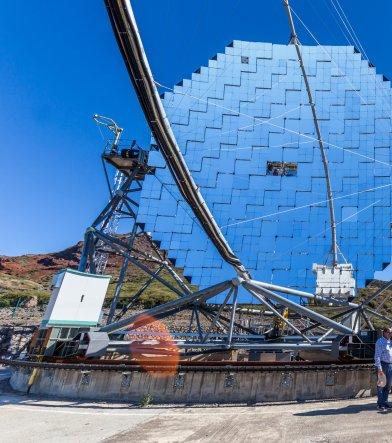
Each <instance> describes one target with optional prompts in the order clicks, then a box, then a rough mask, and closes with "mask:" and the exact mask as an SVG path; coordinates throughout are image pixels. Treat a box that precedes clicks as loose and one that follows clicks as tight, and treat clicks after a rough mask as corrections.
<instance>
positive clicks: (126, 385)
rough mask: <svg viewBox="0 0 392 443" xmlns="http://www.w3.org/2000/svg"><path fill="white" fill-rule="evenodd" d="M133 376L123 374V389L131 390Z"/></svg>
mask: <svg viewBox="0 0 392 443" xmlns="http://www.w3.org/2000/svg"><path fill="white" fill-rule="evenodd" d="M131 380H132V374H131V373H130V372H123V373H122V377H121V387H122V388H129V386H130V385H131Z"/></svg>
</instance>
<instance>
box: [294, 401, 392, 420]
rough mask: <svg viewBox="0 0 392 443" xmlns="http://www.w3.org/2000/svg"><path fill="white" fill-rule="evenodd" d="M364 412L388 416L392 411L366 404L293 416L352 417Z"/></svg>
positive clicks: (299, 413) (300, 413)
mask: <svg viewBox="0 0 392 443" xmlns="http://www.w3.org/2000/svg"><path fill="white" fill-rule="evenodd" d="M364 411H374V412H378V413H380V414H388V413H389V412H390V411H391V412H392V410H388V411H377V409H376V404H375V403H366V404H364V405H363V404H362V405H349V406H345V407H344V408H334V409H316V410H313V411H306V412H298V413H296V414H293V415H295V416H297V417H317V416H320V415H350V414H359V413H360V412H364Z"/></svg>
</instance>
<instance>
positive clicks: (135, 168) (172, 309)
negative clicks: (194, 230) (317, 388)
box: [79, 0, 392, 353]
mask: <svg viewBox="0 0 392 443" xmlns="http://www.w3.org/2000/svg"><path fill="white" fill-rule="evenodd" d="M105 3H106V6H107V10H108V14H109V17H110V20H111V23H112V27H113V30H114V33H115V36H116V38H117V41H118V44H119V47H120V50H121V52H122V55H123V58H124V61H125V64H126V67H127V69H128V72H129V75H130V78H131V80H132V83H133V86H134V88H135V91H136V94H137V96H138V99H139V102H140V105H141V107H142V110H143V112H144V114H145V116H146V120H147V122H148V124H149V126H150V129H151V131H152V134H153V136H154V139H155V140H156V142H157V144H158V146H159V149H160V150H161V152H162V154H163V156H164V158H165V160H166V162H167V165H168V167H169V169H170V171H171V173H172V175H173V177H174V180H175V182H176V184H177V185H178V189H179V191H180V193H181V195H182V196H183V198H184V200H185V201H186V202H187V203H188V204H189V206H190V208H191V209H192V211H193V213H194V215H195V216H196V217H197V219H198V220H199V222H200V223H201V225H202V226H203V228H204V230H205V232H206V234H207V235H208V237H209V238H210V239H211V240H212V242H213V244H214V245H215V247H216V248H217V250H218V251H219V253H220V255H221V256H222V258H223V259H224V260H225V261H226V262H227V263H229V264H231V265H232V267H233V269H234V270H235V272H236V274H237V275H236V276H235V277H234V278H233V279H232V280H228V281H223V282H221V283H218V284H215V285H213V286H210V287H208V288H205V289H201V290H199V291H193V290H192V289H191V288H190V287H189V285H188V284H187V283H186V282H185V281H184V280H183V279H182V278H181V276H180V275H179V273H178V272H177V271H176V270H175V268H174V266H173V264H172V263H170V261H169V260H168V259H167V258H166V257H165V256H164V255H163V254H162V253H161V252H160V251H159V249H158V248H157V246H156V245H155V244H154V243H153V242H152V240H151V239H150V237H148V235H147V234H146V233H145V232H143V226H141V225H140V224H138V223H137V222H136V214H137V208H138V204H137V201H136V200H135V199H133V198H132V193H133V192H138V190H140V189H141V186H142V181H143V177H144V176H145V174H152V173H153V172H154V171H153V170H152V169H151V168H150V167H149V166H148V163H147V153H146V152H145V151H143V150H140V149H138V150H137V152H136V151H135V153H134V155H133V157H132V158H126V156H124V155H122V153H119V151H118V146H117V142H118V138H115V142H114V143H113V144H112V146H111V149H110V151H105V152H104V154H103V156H102V159H103V164H104V166H105V175H106V178H107V181H108V184H109V179H108V174H107V169H106V167H107V165H108V164H110V165H112V166H114V167H115V168H116V170H117V175H116V177H117V182H116V183H117V186H116V187H115V188H114V189H113V188H111V187H110V184H109V189H110V201H109V202H108V204H107V205H106V206H105V208H104V209H103V210H102V211H101V212H100V214H99V215H98V216H97V218H96V219H95V220H94V222H93V223H92V224H91V226H90V227H89V228H88V229H87V231H86V234H85V243H84V249H83V253H82V257H81V260H80V266H79V270H80V271H86V270H89V272H91V273H96V272H103V268H104V266H102V265H100V266H99V263H97V262H99V260H98V259H97V257H100V254H102V251H103V253H105V254H107V253H109V252H112V253H115V254H117V255H119V256H121V257H122V266H121V269H120V273H119V277H118V281H117V284H116V288H115V292H114V297H113V301H112V303H111V307H110V311H109V315H108V317H107V322H106V325H105V326H102V327H101V328H100V329H99V332H100V333H101V334H107V335H108V336H109V338H110V341H109V344H108V345H107V347H106V350H110V351H115V352H119V353H126V352H129V344H130V341H129V340H128V338H127V336H128V337H129V334H130V332H131V331H137V329H138V328H140V327H141V326H146V325H148V324H151V323H153V322H154V321H156V320H160V319H163V318H166V317H168V316H171V315H174V314H177V313H179V312H181V311H184V310H188V311H190V312H191V315H190V323H189V328H188V331H187V332H181V333H176V334H174V338H175V340H176V343H177V345H178V347H179V348H181V349H184V350H196V351H199V352H202V351H208V350H227V349H248V350H251V349H255V350H273V351H282V350H291V351H295V350H309V349H310V350H329V351H331V350H332V349H335V350H336V348H338V347H339V343H340V341H341V339H342V337H344V336H350V337H351V338H352V337H354V336H355V337H357V338H358V339H359V341H361V333H362V331H363V330H371V331H373V330H374V326H373V323H372V318H373V317H376V318H378V319H380V320H383V321H385V322H386V323H388V324H392V320H391V319H390V318H388V317H386V316H384V315H382V314H380V313H379V312H378V311H377V310H375V309H372V308H370V306H369V304H370V303H371V302H373V301H374V300H375V299H376V298H377V297H379V296H380V295H381V294H382V292H384V291H385V290H386V289H388V288H389V287H390V286H391V285H392V282H388V283H387V284H386V285H384V286H383V287H382V288H381V289H380V290H379V291H377V292H376V293H375V294H373V295H372V296H370V297H369V298H367V299H366V300H364V301H363V302H361V303H353V302H352V301H349V300H347V299H340V298H334V297H333V296H328V297H326V296H318V295H314V294H311V293H308V292H303V291H297V290H293V289H291V288H288V287H283V286H278V285H273V284H269V283H265V282H261V281H256V280H254V279H252V277H251V276H250V275H249V273H248V271H247V270H246V268H245V267H244V266H243V264H242V263H241V261H240V260H239V258H238V257H236V255H235V254H234V252H233V251H232V250H231V248H230V246H229V245H228V243H227V242H226V240H225V238H224V236H223V234H222V233H221V231H220V229H219V227H218V225H217V224H216V222H215V220H214V218H213V216H212V214H211V213H210V211H209V210H208V207H207V205H206V203H205V201H204V199H203V197H202V195H201V194H200V191H199V190H198V188H197V187H196V185H195V183H194V181H193V179H192V176H191V174H190V172H189V170H188V168H187V165H186V163H185V160H184V158H183V156H182V154H181V151H180V148H179V147H178V145H177V142H176V140H175V137H174V134H173V132H172V131H171V128H170V125H169V123H168V120H167V117H166V115H165V111H164V109H163V107H162V104H161V102H160V98H159V94H158V91H157V88H156V84H155V82H154V80H153V77H152V73H151V70H150V67H149V64H148V61H147V57H146V55H145V52H144V48H143V45H142V42H141V39H140V35H139V32H138V28H137V25H136V21H135V17H134V15H133V11H132V7H131V4H130V2H129V0H105ZM285 5H286V8H287V11H288V14H289V23H290V27H291V33H292V39H291V40H292V43H293V44H295V45H296V49H297V51H298V52H299V49H298V44H299V43H298V38H297V36H296V33H295V29H294V25H293V22H292V17H291V14H290V9H289V5H288V1H287V0H286V1H285ZM299 54H300V52H299ZM300 63H301V68H302V61H301V58H300ZM304 77H306V74H304ZM309 92H310V90H309ZM309 100H310V103H311V105H312V110H313V109H314V105H313V104H312V97H311V94H309ZM313 115H314V120H315V124H316V127H318V125H317V117H316V114H315V112H314V114H313ZM114 128H118V127H117V125H116V126H115V127H114ZM113 132H115V131H113ZM115 133H116V132H115ZM319 141H320V149H321V151H322V152H323V146H322V140H321V135H320V137H319ZM326 164H327V163H326V161H325V165H326ZM327 172H328V168H327V167H326V174H327ZM328 177H329V176H328V174H327V179H328V180H329V178H328ZM328 180H327V182H328ZM328 198H329V203H330V208H329V209H330V211H331V226H332V228H333V232H335V231H334V229H335V220H334V214H333V206H332V194H331V192H330V186H329V190H328ZM120 218H127V219H129V220H130V226H131V229H130V231H129V233H128V234H127V235H122V236H119V235H117V234H116V232H115V230H113V229H112V230H111V229H109V228H108V227H110V226H113V224H114V225H115V224H116V223H117V221H118V220H119V219H120ZM113 220H114V221H113ZM141 235H144V236H146V238H148V239H149V242H150V244H151V246H152V248H153V249H154V254H148V253H146V252H144V251H140V250H137V248H136V247H135V239H136V238H137V237H138V236H141ZM332 255H333V263H334V264H336V260H337V245H336V234H335V237H334V238H333V245H332ZM101 262H102V260H101ZM130 264H132V265H135V266H137V267H138V268H139V269H141V270H142V271H144V272H145V273H146V275H147V279H146V282H145V283H144V284H143V285H142V286H141V287H140V289H139V290H138V291H137V292H136V293H135V294H132V295H131V296H129V297H128V299H127V303H126V305H125V306H124V307H123V308H122V309H121V311H120V312H118V309H117V307H118V302H119V297H120V294H121V290H122V287H123V284H124V279H125V276H126V272H127V267H128V266H129V265H130ZM151 264H153V265H154V269H152V267H151V266H149V265H151ZM163 271H166V274H167V275H169V276H170V281H169V280H168V279H167V278H164V277H163V276H162V272H163ZM154 281H157V282H159V283H161V284H162V285H164V286H165V287H166V288H168V289H170V290H171V291H172V292H173V293H174V294H176V295H177V296H178V298H177V299H176V300H172V301H170V302H167V303H164V304H162V305H159V306H156V307H154V308H152V309H149V310H146V311H143V312H141V313H137V314H133V315H131V316H126V313H127V311H128V310H129V308H131V307H132V306H134V305H135V303H137V301H138V299H139V297H140V296H141V294H142V293H143V292H144V291H145V290H146V289H147V288H148V287H149V286H150V285H151V283H152V282H154ZM239 288H242V290H244V291H247V292H248V293H249V294H251V296H252V297H253V299H254V301H255V302H256V303H257V304H259V305H261V306H262V309H261V310H260V309H247V308H244V307H242V306H241V305H239V303H238V294H239ZM217 295H223V302H222V303H221V304H219V305H213V304H210V303H209V301H210V300H211V299H212V298H213V297H216V296H217ZM287 295H289V296H291V298H287V297H286V296H287ZM293 296H294V297H300V298H302V299H306V300H307V301H308V304H307V305H305V306H304V305H301V304H299V303H297V302H295V301H293ZM319 305H325V306H329V307H334V308H336V314H335V315H333V316H332V317H331V318H330V317H328V316H325V315H322V314H321V313H320V312H318V310H317V309H315V306H319ZM244 311H246V312H247V313H248V314H250V315H253V314H255V315H259V316H262V317H263V319H265V325H266V327H265V328H264V329H263V330H262V331H260V330H255V329H254V328H252V327H251V326H249V325H248V326H247V325H244V324H243V323H242V322H241V321H240V320H239V315H240V314H241V313H242V312H244ZM287 313H288V314H287ZM201 317H203V324H204V325H205V324H206V321H207V325H208V326H207V327H206V326H204V327H203V325H202V321H201ZM271 319H272V320H273V321H276V320H277V319H278V321H279V322H281V324H282V325H285V327H284V328H282V329H285V330H286V333H285V334H282V335H280V336H279V334H274V333H273V325H272V324H271V323H273V321H272V322H271ZM158 339H159V337H158Z"/></svg>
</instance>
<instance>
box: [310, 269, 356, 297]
mask: <svg viewBox="0 0 392 443" xmlns="http://www.w3.org/2000/svg"><path fill="white" fill-rule="evenodd" d="M312 269H313V272H314V273H315V274H316V295H322V296H324V297H328V296H332V297H336V298H350V297H354V296H355V286H356V285H355V279H354V277H353V265H352V264H351V263H344V264H338V265H335V266H334V267H332V266H326V265H318V264H316V263H313V268H312Z"/></svg>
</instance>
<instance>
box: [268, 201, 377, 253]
mask: <svg viewBox="0 0 392 443" xmlns="http://www.w3.org/2000/svg"><path fill="white" fill-rule="evenodd" d="M380 201H381V199H380V200H377V201H376V202H373V203H371V204H370V205H368V206H366V207H365V208H362V209H360V210H358V211H357V212H355V213H354V214H351V215H350V216H348V217H346V218H344V219H343V220H341V221H340V222H338V223H336V226H339V225H341V224H342V223H344V222H346V221H347V220H349V219H350V218H352V217H355V216H356V215H358V214H360V213H361V212H364V211H366V210H367V209H369V208H371V207H373V206H375V205H376V204H377V203H380ZM329 230H331V227H330V226H327V227H326V228H325V229H323V230H322V231H320V232H318V233H317V234H314V235H312V236H310V237H309V238H307V239H306V240H304V241H302V242H300V243H297V244H296V245H294V246H293V247H292V248H290V249H287V250H286V251H284V252H281V253H279V254H275V252H274V258H275V259H277V258H279V257H281V256H283V255H287V254H288V253H290V252H293V251H294V250H295V249H297V248H299V247H300V246H302V245H304V244H306V243H308V242H309V241H310V240H312V239H314V238H317V237H319V236H320V235H322V234H324V233H325V232H327V231H329ZM342 255H343V254H342ZM343 257H344V256H343Z"/></svg>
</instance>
